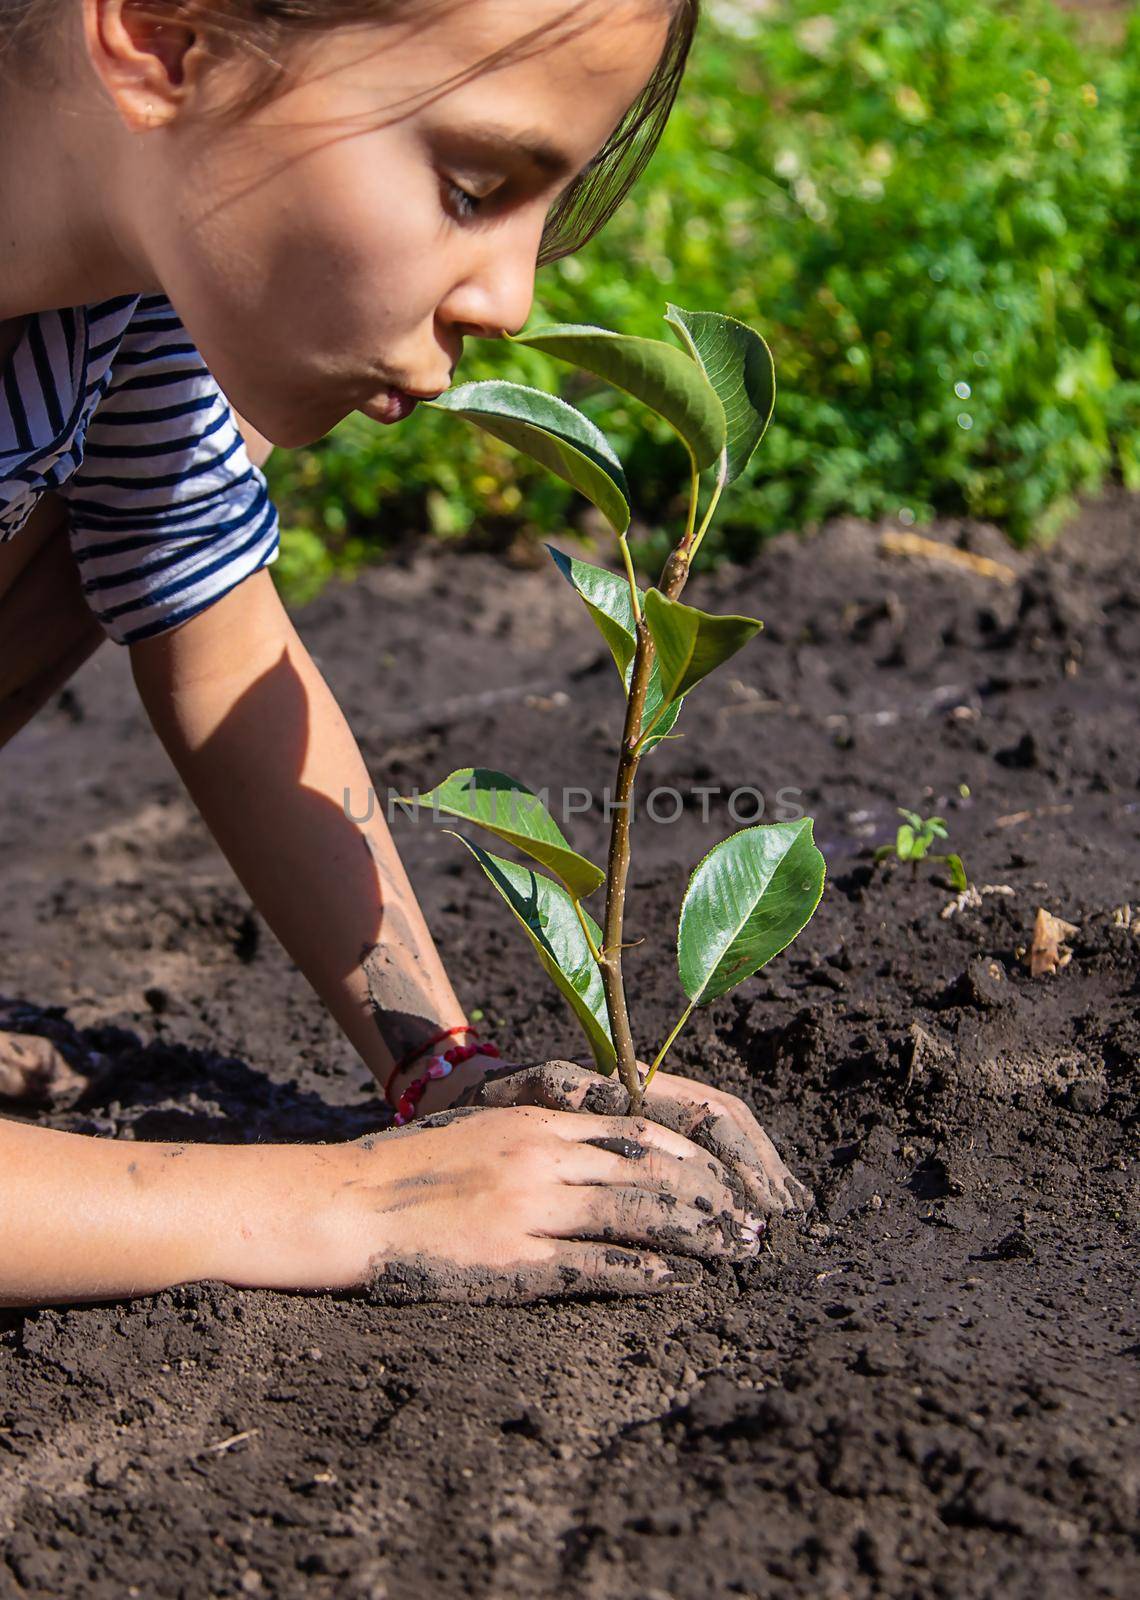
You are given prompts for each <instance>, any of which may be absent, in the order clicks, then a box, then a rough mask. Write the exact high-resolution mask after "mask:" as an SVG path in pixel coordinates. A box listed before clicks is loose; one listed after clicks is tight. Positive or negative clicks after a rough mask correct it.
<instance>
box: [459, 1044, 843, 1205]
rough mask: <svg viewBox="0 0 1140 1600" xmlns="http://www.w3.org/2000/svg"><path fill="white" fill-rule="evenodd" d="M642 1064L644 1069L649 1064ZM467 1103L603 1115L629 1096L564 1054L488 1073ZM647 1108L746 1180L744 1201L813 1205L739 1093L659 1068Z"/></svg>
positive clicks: (619, 1106)
mask: <svg viewBox="0 0 1140 1600" xmlns="http://www.w3.org/2000/svg"><path fill="white" fill-rule="evenodd" d="M639 1065H641V1066H642V1073H643V1074H644V1073H645V1072H646V1071H647V1070H648V1069H647V1068H645V1066H644V1065H643V1064H641V1063H639ZM464 1103H468V1104H472V1105H495V1106H506V1105H541V1106H548V1107H550V1108H551V1109H552V1110H558V1111H581V1110H583V1109H584V1110H587V1111H591V1112H594V1113H595V1114H597V1115H601V1116H604V1115H606V1114H610V1115H613V1114H620V1113H621V1112H622V1111H624V1109H625V1107H626V1104H627V1098H626V1093H625V1090H624V1088H623V1087H622V1085H621V1084H620V1083H619V1082H618V1080H617V1079H616V1078H603V1077H601V1076H600V1075H599V1073H598V1072H597V1071H596V1070H595V1069H594V1068H593V1066H592V1065H587V1064H584V1063H581V1062H570V1061H558V1062H550V1063H548V1064H547V1065H545V1066H539V1067H524V1068H519V1067H509V1068H506V1069H505V1070H504V1071H501V1072H498V1073H488V1074H487V1075H486V1077H485V1078H484V1079H483V1081H482V1083H481V1084H478V1085H476V1086H475V1087H474V1088H473V1089H469V1090H468V1091H467V1093H466V1095H465V1097H464ZM646 1107H647V1110H648V1111H649V1114H650V1115H651V1116H652V1117H653V1119H654V1121H656V1122H660V1123H662V1124H663V1125H664V1126H665V1127H668V1128H672V1129H673V1130H674V1131H675V1132H676V1133H680V1134H682V1135H684V1137H685V1138H687V1139H693V1140H695V1141H696V1142H697V1143H698V1144H699V1145H700V1146H701V1147H702V1149H705V1150H709V1151H711V1152H712V1154H713V1155H715V1156H716V1157H717V1158H718V1159H719V1160H720V1161H722V1162H723V1163H724V1164H725V1166H726V1167H728V1168H729V1170H730V1171H731V1172H732V1173H733V1174H734V1175H735V1176H736V1178H737V1179H738V1180H739V1182H740V1183H741V1184H743V1186H744V1193H745V1197H746V1202H747V1203H748V1204H749V1205H751V1206H754V1207H756V1208H757V1209H759V1210H760V1212H761V1213H762V1214H763V1213H766V1214H769V1215H771V1214H774V1213H775V1214H778V1213H780V1212H784V1211H792V1210H802V1211H810V1210H811V1207H812V1205H813V1203H814V1198H813V1196H812V1192H811V1190H810V1189H808V1188H806V1187H805V1185H804V1184H802V1183H800V1182H799V1180H798V1179H797V1178H793V1177H792V1174H791V1173H790V1172H789V1171H788V1169H787V1167H786V1166H785V1165H784V1163H783V1162H782V1161H781V1160H780V1157H779V1155H778V1154H777V1153H776V1147H775V1145H774V1144H773V1143H772V1141H771V1139H769V1137H768V1135H767V1134H766V1133H765V1132H764V1130H763V1128H762V1127H761V1126H760V1124H759V1123H758V1122H757V1121H756V1118H755V1117H754V1116H753V1115H752V1113H751V1111H749V1109H748V1107H747V1106H746V1105H745V1104H744V1101H743V1100H740V1099H738V1097H737V1096H736V1095H734V1094H725V1093H724V1092H723V1091H722V1090H720V1089H710V1088H708V1086H707V1085H705V1084H703V1083H696V1082H695V1081H694V1080H693V1079H692V1078H681V1077H675V1076H674V1075H673V1074H672V1073H668V1072H658V1073H657V1074H656V1075H655V1076H654V1079H653V1082H652V1083H651V1084H650V1085H649V1089H648V1091H647V1093H646Z"/></svg>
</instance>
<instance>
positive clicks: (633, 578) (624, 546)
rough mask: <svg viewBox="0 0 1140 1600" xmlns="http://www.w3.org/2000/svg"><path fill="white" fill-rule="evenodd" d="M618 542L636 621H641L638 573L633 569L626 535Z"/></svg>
mask: <svg viewBox="0 0 1140 1600" xmlns="http://www.w3.org/2000/svg"><path fill="white" fill-rule="evenodd" d="M618 544H619V545H620V546H621V558H622V561H623V562H624V563H625V575H626V577H627V578H628V579H629V598H630V600H631V602H632V604H633V616H634V621H635V622H640V621H641V599H640V597H639V595H638V593H637V574H636V573H635V572H634V570H633V557H632V556H631V555H630V553H629V544H628V542H627V541H626V539H625V538H624V536H623V537H622V538H620V539H619V540H618Z"/></svg>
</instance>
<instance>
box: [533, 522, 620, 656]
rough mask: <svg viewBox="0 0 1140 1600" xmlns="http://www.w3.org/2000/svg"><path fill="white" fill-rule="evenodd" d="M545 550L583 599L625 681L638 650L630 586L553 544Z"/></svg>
mask: <svg viewBox="0 0 1140 1600" xmlns="http://www.w3.org/2000/svg"><path fill="white" fill-rule="evenodd" d="M546 548H547V550H549V552H550V558H551V560H552V561H553V562H554V565H555V566H556V567H557V568H558V570H559V572H560V573H561V574H562V576H563V577H564V578H565V579H566V582H567V583H568V584H570V585H571V587H572V588H574V589H576V590H577V591H578V593H579V594H580V595H581V597H582V600H583V602H584V604H585V607H586V610H587V611H588V612H589V613H590V616H591V617H592V618H593V619H594V625H595V626H596V627H597V630H598V632H599V633H600V634H601V636H602V638H603V639H604V640H605V641H606V643H607V644H608V645H609V647H610V654H611V655H612V656H613V658H614V664H615V666H616V667H617V669H618V671H619V672H620V673H621V675H622V677H623V679H624V678H625V677H627V675H628V673H629V669H630V667H631V666H632V664H633V654H634V651H635V650H636V649H637V636H636V634H635V633H634V619H633V601H632V600H631V599H630V593H629V583H628V582H627V580H626V579H625V578H623V577H619V575H618V574H617V573H616V572H610V571H609V570H608V568H606V567H595V566H594V565H592V563H591V562H589V561H579V560H578V559H577V558H576V557H574V556H567V555H563V553H562V551H561V550H556V549H555V548H554V546H553V545H552V544H548V545H547V547H546Z"/></svg>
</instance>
